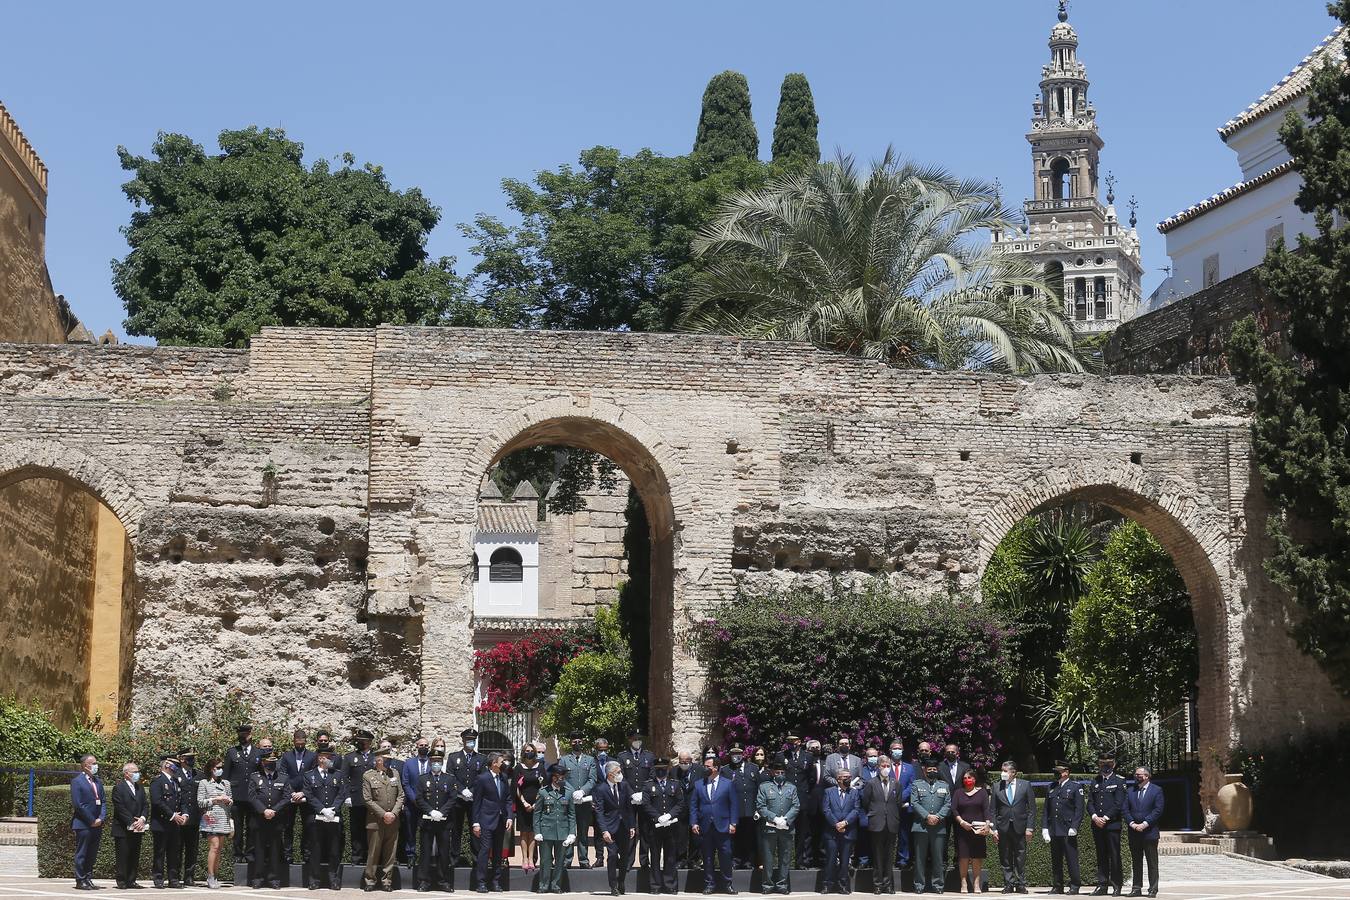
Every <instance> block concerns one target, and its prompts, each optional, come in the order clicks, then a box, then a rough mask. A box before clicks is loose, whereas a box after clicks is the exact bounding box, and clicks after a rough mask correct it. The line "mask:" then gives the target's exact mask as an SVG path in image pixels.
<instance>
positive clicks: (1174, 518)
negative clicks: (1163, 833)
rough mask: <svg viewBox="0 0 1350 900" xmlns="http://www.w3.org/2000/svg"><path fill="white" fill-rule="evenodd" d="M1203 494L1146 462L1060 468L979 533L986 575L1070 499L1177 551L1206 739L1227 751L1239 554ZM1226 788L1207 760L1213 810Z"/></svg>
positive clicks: (989, 516) (1015, 497) (992, 513)
mask: <svg viewBox="0 0 1350 900" xmlns="http://www.w3.org/2000/svg"><path fill="white" fill-rule="evenodd" d="M1198 496H1199V494H1198V492H1197V491H1196V489H1195V488H1194V486H1192V485H1189V484H1187V483H1186V482H1185V481H1183V480H1182V479H1179V478H1177V477H1175V476H1165V475H1157V474H1153V473H1150V472H1148V471H1146V470H1145V468H1144V467H1143V466H1141V465H1135V464H1130V465H1119V464H1111V463H1083V464H1076V465H1071V466H1064V467H1061V468H1057V469H1053V470H1051V471H1049V472H1046V473H1045V474H1043V475H1041V476H1040V477H1038V478H1035V479H1033V480H1031V481H1030V482H1028V483H1027V484H1024V485H1022V486H1020V487H1019V488H1018V489H1017V490H1015V491H1012V492H1010V493H1008V494H1007V495H1005V496H1004V497H1002V498H1001V499H1000V500H999V501H998V502H996V503H995V504H994V506H993V507H992V508H991V509H990V510H989V511H988V513H986V515H985V516H984V518H983V520H982V522H981V524H980V527H979V529H978V531H977V534H976V536H977V539H978V541H979V571H980V572H981V573H983V572H984V569H985V567H986V565H988V563H989V559H990V557H991V556H992V555H993V553H994V550H995V549H996V548H997V547H998V545H999V543H1000V542H1001V541H1002V540H1003V538H1004V537H1005V536H1006V535H1007V533H1008V531H1009V529H1011V528H1012V526H1013V525H1014V524H1015V523H1016V522H1018V521H1019V520H1021V519H1022V518H1024V517H1026V516H1028V515H1031V514H1032V513H1035V512H1038V511H1040V510H1042V509H1045V508H1047V507H1050V506H1053V505H1057V504H1060V503H1064V502H1069V501H1074V500H1084V501H1090V502H1094V503H1100V504H1102V505H1104V506H1108V507H1110V508H1112V509H1114V510H1116V511H1117V512H1119V513H1120V514H1121V515H1124V516H1126V517H1128V518H1130V519H1133V520H1134V521H1136V522H1138V523H1139V524H1140V525H1142V526H1143V527H1144V528H1146V529H1148V531H1149V532H1150V533H1151V534H1152V535H1153V536H1154V537H1155V538H1156V539H1157V540H1158V542H1159V543H1160V544H1162V546H1163V548H1164V549H1165V550H1167V552H1168V553H1169V554H1171V556H1172V559H1173V561H1174V562H1175V563H1176V566H1177V571H1178V572H1179V573H1180V574H1181V577H1182V579H1183V580H1184V581H1185V583H1186V589H1187V591H1188V592H1189V593H1190V596H1191V609H1192V613H1193V615H1194V617H1195V629H1196V635H1197V638H1198V645H1199V657H1200V660H1199V662H1200V667H1199V672H1200V677H1199V681H1198V683H1197V685H1196V688H1197V705H1198V707H1199V716H1200V723H1201V724H1200V730H1201V735H1202V738H1203V740H1204V743H1205V745H1206V746H1213V747H1217V748H1219V749H1226V748H1227V747H1229V746H1231V744H1232V743H1233V741H1234V738H1235V732H1234V725H1233V711H1232V703H1231V697H1230V695H1229V690H1228V685H1229V683H1230V679H1229V668H1230V666H1231V665H1232V659H1231V656H1230V653H1231V648H1230V647H1229V618H1230V611H1229V609H1228V605H1227V597H1228V596H1229V593H1230V588H1231V572H1230V560H1231V550H1230V544H1229V540H1228V536H1227V533H1226V530H1225V524H1224V522H1223V521H1221V520H1220V519H1219V518H1218V516H1217V515H1216V514H1215V513H1214V512H1213V511H1211V510H1209V509H1207V508H1205V507H1203V506H1202V505H1201V504H1200V503H1199V501H1198V499H1197V498H1198ZM1222 784H1223V780H1222V771H1220V770H1219V769H1217V768H1216V766H1215V765H1214V764H1213V762H1212V761H1210V760H1206V761H1205V765H1204V775H1203V784H1202V786H1201V795H1202V799H1203V800H1204V801H1205V802H1206V804H1207V806H1208V805H1209V804H1210V801H1211V800H1212V798H1213V796H1214V792H1216V791H1217V790H1218V788H1219V787H1220V786H1221V785H1222Z"/></svg>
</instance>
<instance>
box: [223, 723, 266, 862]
mask: <svg viewBox="0 0 1350 900" xmlns="http://www.w3.org/2000/svg"><path fill="white" fill-rule="evenodd" d="M235 734H236V735H237V736H238V738H239V743H237V744H236V745H235V746H233V747H231V748H230V749H228V750H226V751H225V766H224V769H225V774H224V778H225V780H226V781H228V782H229V783H230V796H231V797H239V798H243V797H247V796H248V779H249V777H250V776H251V775H252V774H253V773H254V772H256V771H258V757H259V756H260V754H259V752H258V748H257V747H256V746H255V745H254V743H253V726H252V725H250V724H249V723H247V722H242V723H240V724H239V726H238V727H237V728H235ZM230 816H231V817H232V818H233V819H234V861H235V862H237V863H240V862H249V861H251V860H252V859H253V830H252V825H251V822H252V817H251V816H250V815H249V811H248V804H247V803H233V804H231V805H230Z"/></svg>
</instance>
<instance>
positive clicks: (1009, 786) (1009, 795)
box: [1008, 781, 1013, 803]
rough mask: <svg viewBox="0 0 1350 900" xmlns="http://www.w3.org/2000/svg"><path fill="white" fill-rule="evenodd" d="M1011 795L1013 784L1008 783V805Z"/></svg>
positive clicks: (1010, 801)
mask: <svg viewBox="0 0 1350 900" xmlns="http://www.w3.org/2000/svg"><path fill="white" fill-rule="evenodd" d="M1012 795H1013V783H1012V782H1011V781H1010V782H1008V802H1009V803H1012Z"/></svg>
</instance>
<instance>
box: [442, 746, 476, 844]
mask: <svg viewBox="0 0 1350 900" xmlns="http://www.w3.org/2000/svg"><path fill="white" fill-rule="evenodd" d="M459 740H460V743H461V744H462V746H461V747H460V749H458V750H456V751H455V752H454V753H451V754H450V756H449V757H447V758H446V760H445V770H446V772H448V773H449V774H450V780H451V781H453V782H454V785H455V794H456V797H455V807H454V810H453V811H452V812H451V814H450V830H449V833H448V835H447V838H448V840H449V842H450V855H451V860H450V863H451V865H459V863H458V861H457V860H458V858H459V850H460V846H461V835H462V834H463V833H464V829H465V827H466V826H468V825H470V824H472V823H471V822H470V817H471V815H472V811H473V786H474V783H475V782H477V781H478V776H479V775H482V774H483V757H482V756H480V755H479V754H478V729H476V728H466V729H464V730H463V731H461V732H460V733H459ZM477 862H478V836H477V835H476V834H474V833H473V829H472V828H470V829H469V860H468V861H467V862H466V863H465V865H467V866H469V867H473V866H474V865H475V864H477Z"/></svg>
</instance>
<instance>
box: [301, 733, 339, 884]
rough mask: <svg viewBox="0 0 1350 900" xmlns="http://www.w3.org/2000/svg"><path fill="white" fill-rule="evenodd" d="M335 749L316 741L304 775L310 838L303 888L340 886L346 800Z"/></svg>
mask: <svg viewBox="0 0 1350 900" xmlns="http://www.w3.org/2000/svg"><path fill="white" fill-rule="evenodd" d="M336 757H337V754H336V752H335V751H334V750H333V749H332V747H331V746H330V745H328V744H326V743H325V744H320V745H319V749H318V761H317V763H316V765H315V767H314V768H313V769H310V770H309V771H308V772H306V773H305V775H304V786H305V802H306V803H308V804H309V808H310V811H311V813H312V815H313V818H312V819H311V820H310V821H311V822H313V825H314V838H313V841H312V842H311V843H310V847H309V866H308V872H306V876H307V881H308V882H309V883H308V884H307V885H306V887H308V888H309V889H310V890H311V891H312V890H315V889H316V888H318V887H320V886H321V882H327V884H328V886H329V887H330V888H332V889H333V890H335V891H337V890H341V889H342V820H341V818H340V813H341V810H342V805H343V804H344V803H346V802H347V782H346V780H345V779H344V778H343V777H342V772H341V771H339V770H338V769H337V768H335V767H334V765H333V763H334V761H335V759H336Z"/></svg>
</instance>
